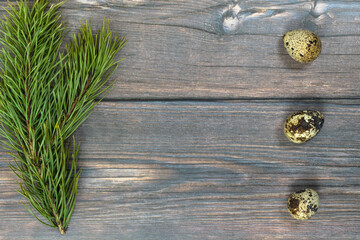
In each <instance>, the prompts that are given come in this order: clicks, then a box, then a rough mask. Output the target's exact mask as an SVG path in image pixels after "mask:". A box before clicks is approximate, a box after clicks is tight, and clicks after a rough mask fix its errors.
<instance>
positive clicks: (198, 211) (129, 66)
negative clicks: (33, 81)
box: [0, 0, 360, 240]
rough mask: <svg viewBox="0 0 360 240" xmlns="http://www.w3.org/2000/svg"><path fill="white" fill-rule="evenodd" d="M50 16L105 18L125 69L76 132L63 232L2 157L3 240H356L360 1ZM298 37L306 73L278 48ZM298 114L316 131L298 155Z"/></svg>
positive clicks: (98, 6)
mask: <svg viewBox="0 0 360 240" xmlns="http://www.w3.org/2000/svg"><path fill="white" fill-rule="evenodd" d="M0 4H1V6H6V2H5V1H1V3H0ZM1 13H4V11H2V12H1ZM63 17H64V19H66V20H68V21H69V26H71V27H72V28H73V30H72V31H71V33H75V32H76V27H77V26H79V21H80V20H83V21H85V20H86V19H89V18H91V22H92V24H93V25H94V27H95V28H96V27H97V26H99V25H100V23H101V22H102V19H103V18H104V17H108V18H110V20H111V28H112V29H114V30H115V31H116V32H118V33H120V34H123V35H126V36H127V39H128V40H129V42H128V44H127V45H126V47H125V48H124V50H123V51H122V53H121V54H120V55H119V58H120V57H126V58H127V59H126V60H125V61H123V62H122V63H121V65H120V68H119V69H118V71H117V72H116V74H115V76H114V78H116V79H117V80H118V81H117V83H116V85H115V87H114V89H113V90H112V92H111V93H110V94H109V95H108V96H107V98H106V99H105V101H103V102H102V103H101V104H100V105H99V106H98V107H97V108H96V110H95V111H94V113H93V115H92V116H91V117H90V118H89V119H88V120H87V121H86V123H84V124H83V126H82V127H81V128H80V129H79V130H78V131H77V133H76V138H77V140H79V141H81V143H82V146H81V155H80V163H79V164H80V166H81V168H82V170H83V173H82V175H81V178H80V185H79V194H78V202H77V206H76V209H75V212H74V215H73V217H72V221H71V223H70V227H69V229H68V232H67V234H66V235H65V236H61V235H60V234H59V233H58V231H57V230H56V229H54V230H52V229H49V228H47V227H45V226H43V225H41V224H40V223H38V222H37V221H36V220H35V219H33V218H32V217H31V215H30V214H29V213H28V212H27V211H26V209H25V208H24V207H23V206H22V205H21V204H20V202H21V201H23V200H24V199H23V197H21V196H20V195H19V194H17V193H16V192H15V191H14V189H16V188H17V185H16V183H15V181H16V180H17V179H16V177H15V175H14V174H13V173H12V172H11V171H10V170H9V167H8V162H9V161H10V162H11V158H10V157H9V155H8V154H7V153H6V152H5V151H1V152H0V154H1V155H0V171H1V174H0V239H39V240H47V239H76V240H77V239H131V240H133V239H135V240H137V239H139V240H143V239H154V240H162V239H165V240H167V239H169V240H172V239H180V240H187V239H201V240H203V239H360V201H359V198H360V185H359V184H360V161H359V160H360V137H359V134H360V104H359V103H360V83H359V79H360V69H359V65H360V63H359V62H360V61H359V60H360V47H359V45H360V2H359V1H346V0H341V1H340V0H338V1H335V0H333V1H296V0H267V1H266V0H254V1H232V0H167V1H166V0H68V2H67V4H66V5H65V6H64V7H63ZM297 28H306V29H309V30H312V31H314V32H316V33H317V34H318V35H319V36H320V38H321V40H322V43H323V50H322V54H321V55H320V57H319V58H318V59H317V60H316V61H315V62H313V63H311V64H308V65H302V64H300V63H297V62H295V61H293V60H292V59H290V57H289V56H288V55H287V53H286V51H285V49H284V48H283V47H282V35H283V34H284V33H285V32H286V31H288V30H291V29H297ZM67 39H68V38H67ZM301 109H314V110H320V111H322V112H323V114H324V115H325V124H324V127H323V129H322V131H321V132H320V133H319V135H318V136H317V137H316V138H315V139H313V140H312V141H310V142H307V143H305V144H303V145H296V144H292V143H291V142H289V141H288V140H287V139H286V138H285V136H284V135H283V132H282V124H283V121H284V119H285V118H286V116H287V115H288V114H290V113H291V112H293V111H296V110H301ZM305 187H311V188H314V189H315V190H317V191H318V193H319V194H320V208H319V211H318V213H317V214H316V215H315V216H314V217H313V218H312V219H311V220H309V221H296V220H295V219H293V218H292V217H291V216H290V215H289V214H288V212H287V208H286V201H287V196H288V195H289V194H290V193H291V192H293V191H295V190H300V189H302V188H305Z"/></svg>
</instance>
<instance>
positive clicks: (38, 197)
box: [0, 0, 126, 234]
mask: <svg viewBox="0 0 360 240" xmlns="http://www.w3.org/2000/svg"><path fill="white" fill-rule="evenodd" d="M63 4H64V2H63V1H58V2H56V3H55V4H52V3H51V2H50V0H36V1H34V2H33V3H32V5H31V6H30V5H29V3H28V2H27V0H20V1H19V2H17V3H16V4H10V5H9V7H8V9H6V11H7V16H4V19H3V20H2V21H1V23H0V44H1V45H2V49H1V51H0V124H1V127H0V136H1V137H2V138H3V140H2V141H1V142H2V143H3V145H4V147H5V149H7V150H10V151H11V153H10V154H11V156H13V158H14V163H13V164H10V168H11V170H12V171H13V172H14V173H15V174H16V176H18V178H19V179H20V182H19V186H20V190H18V192H19V193H20V194H21V195H23V196H24V197H25V198H27V199H28V201H29V203H30V205H31V206H32V207H33V209H34V210H36V212H37V213H38V214H39V215H41V216H42V218H43V219H40V218H39V217H40V216H39V215H35V213H34V212H33V211H32V210H31V209H30V208H29V207H27V206H26V205H25V206H26V208H27V209H28V210H29V212H30V214H31V215H33V216H34V217H35V218H36V219H37V220H39V221H40V222H41V223H44V224H45V225H47V226H51V227H55V228H58V229H59V231H60V232H61V233H62V234H64V233H65V231H66V229H67V228H68V225H69V222H70V218H71V215H72V213H73V211H74V207H75V202H76V195H77V187H78V181H79V177H80V173H81V170H79V169H78V168H77V161H78V156H79V146H78V147H76V145H75V139H73V149H72V150H71V151H70V144H69V143H68V142H69V138H70V137H71V136H72V135H73V133H74V131H75V130H76V129H77V128H78V127H79V126H80V125H81V124H82V123H83V122H84V121H85V120H86V118H87V117H88V116H89V115H90V113H91V111H92V110H93V108H94V107H95V106H96V104H97V103H98V102H99V101H97V99H98V98H99V97H100V96H101V95H104V94H106V93H108V91H109V90H110V88H111V87H112V86H113V83H108V82H109V78H110V76H111V75H112V74H113V73H114V71H115V70H116V68H117V65H118V63H119V61H116V60H115V56H116V54H117V53H118V52H119V51H120V50H121V49H122V47H123V46H124V45H125V43H126V41H125V39H124V38H121V37H118V36H116V35H115V34H113V33H112V32H111V31H110V30H109V24H108V22H107V21H104V22H103V25H102V27H101V28H100V30H99V31H98V32H97V33H96V34H95V36H94V33H93V31H92V29H91V27H90V24H89V23H88V22H86V23H85V24H82V25H81V27H80V31H79V33H78V34H77V35H73V37H72V42H71V43H70V44H68V45H67V46H66V50H65V51H64V52H61V50H60V47H61V45H62V43H63V40H64V37H65V34H66V26H65V25H64V24H63V23H62V22H61V21H60V14H59V12H58V10H59V8H60V7H61V6H62V5H63ZM70 152H72V154H70Z"/></svg>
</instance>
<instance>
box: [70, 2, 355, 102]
mask: <svg viewBox="0 0 360 240" xmlns="http://www.w3.org/2000/svg"><path fill="white" fill-rule="evenodd" d="M64 8H65V9H64V18H65V19H68V20H69V25H70V26H71V27H74V26H77V25H78V24H79V20H85V19H88V18H91V19H92V23H93V25H94V26H98V25H99V24H100V22H101V21H102V20H103V18H104V17H109V18H110V20H111V26H112V29H114V30H115V31H117V32H119V33H121V34H126V35H127V38H128V39H129V42H128V44H127V46H126V48H125V49H124V51H123V53H122V56H123V57H126V58H127V60H126V61H124V62H123V63H122V64H121V66H120V69H119V71H118V72H117V74H116V76H115V78H117V79H118V80H119V81H118V82H117V83H116V85H115V88H114V90H113V91H112V92H111V93H110V95H109V96H108V97H109V98H111V99H164V98H165V99H169V98H170V99H184V98H190V99H193V98H195V99H199V98H221V99H224V98H225V99H238V98H240V99H241V98H259V97H260V98H268V97H283V98H294V97H296V98H303V97H323V98H333V97H337V98H339V97H341V98H343V97H358V93H359V91H360V85H359V84H358V80H359V75H360V71H359V66H358V59H359V54H360V50H359V48H358V47H356V46H358V45H359V44H360V40H359V39H360V38H359V36H360V35H359V26H360V18H359V10H360V3H359V2H358V1H293V0H285V1H277V0H272V1H265V0H259V1H230V0H227V1H226V0H201V1H199V0H198V1H194V0H179V1H165V0H151V1H150V0H141V1H138V0H137V1H130V0H127V1H113V0H104V1H95V0H94V1H85V0H79V1H69V2H68V3H67V4H66V5H65V6H64ZM296 28H307V29H310V30H312V31H315V32H316V33H317V34H318V35H319V36H320V37H321V39H322V42H323V51H322V54H321V56H320V57H319V59H317V60H316V61H315V62H314V63H312V64H309V65H302V64H299V63H296V62H295V61H292V60H291V59H290V57H289V56H288V55H287V53H286V51H285V49H284V48H283V47H282V35H283V34H284V33H285V32H286V31H288V30H291V29H296ZM74 31H75V30H74ZM74 31H73V32H74Z"/></svg>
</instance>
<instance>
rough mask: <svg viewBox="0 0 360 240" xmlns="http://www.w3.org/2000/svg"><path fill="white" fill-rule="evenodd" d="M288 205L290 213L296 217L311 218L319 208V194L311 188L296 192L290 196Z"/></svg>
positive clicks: (300, 218)
mask: <svg viewBox="0 0 360 240" xmlns="http://www.w3.org/2000/svg"><path fill="white" fill-rule="evenodd" d="M287 205H288V211H289V213H290V215H291V216H293V217H294V218H296V219H299V220H306V219H309V218H311V216H313V215H314V214H315V213H316V212H317V210H318V208H319V194H317V192H316V191H315V190H313V189H310V188H307V189H305V190H301V191H298V192H294V193H293V194H291V195H290V196H289V199H288V203H287Z"/></svg>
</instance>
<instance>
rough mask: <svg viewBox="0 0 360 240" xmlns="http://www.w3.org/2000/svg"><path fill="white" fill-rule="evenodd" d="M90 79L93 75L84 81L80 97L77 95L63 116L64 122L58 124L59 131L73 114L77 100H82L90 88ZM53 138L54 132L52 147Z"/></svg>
mask: <svg viewBox="0 0 360 240" xmlns="http://www.w3.org/2000/svg"><path fill="white" fill-rule="evenodd" d="M92 77H93V75H92V74H90V76H89V77H88V79H87V81H86V83H85V86H84V89H83V91H82V92H81V94H80V95H78V96H77V97H76V98H75V100H74V102H73V103H72V105H71V108H70V111H69V112H68V113H67V114H66V115H65V118H64V120H63V121H62V122H61V124H60V126H59V128H60V130H61V129H62V128H63V127H64V125H65V123H66V122H67V120H68V119H69V117H70V116H71V114H72V113H73V112H74V109H75V106H76V104H77V103H78V102H79V100H80V99H81V98H83V96H84V95H85V93H86V91H87V90H88V88H89V86H90V83H91V80H92ZM55 138H56V132H55V134H54V136H53V138H52V141H51V145H52V144H53V142H54V141H55Z"/></svg>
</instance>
